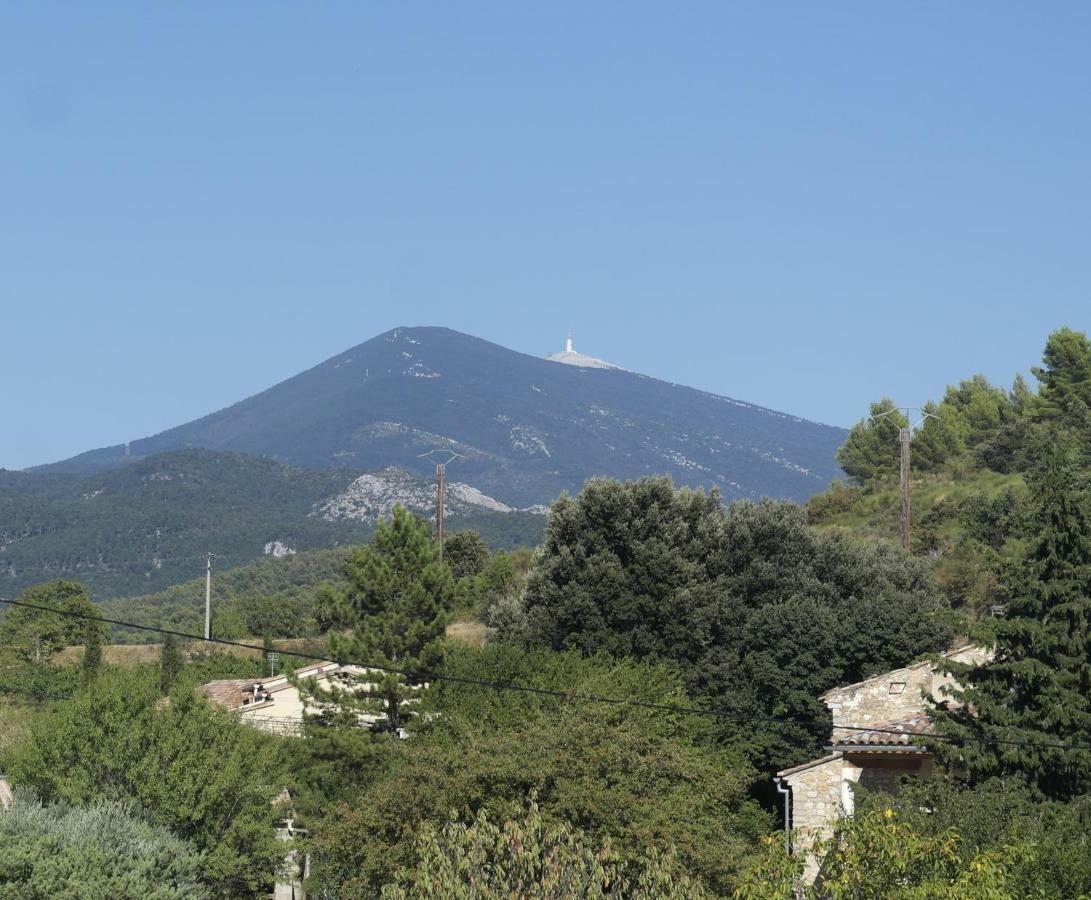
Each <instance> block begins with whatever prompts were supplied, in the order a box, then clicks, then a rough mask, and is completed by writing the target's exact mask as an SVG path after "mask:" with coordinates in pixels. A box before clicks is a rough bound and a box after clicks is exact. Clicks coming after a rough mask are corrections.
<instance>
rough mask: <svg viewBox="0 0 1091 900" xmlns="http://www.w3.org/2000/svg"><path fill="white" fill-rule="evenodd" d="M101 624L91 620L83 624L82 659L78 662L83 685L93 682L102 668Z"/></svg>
mask: <svg viewBox="0 0 1091 900" xmlns="http://www.w3.org/2000/svg"><path fill="white" fill-rule="evenodd" d="M102 624H103V623H101V622H96V621H94V620H93V619H87V620H85V622H84V626H83V658H82V659H81V660H80V677H81V679H82V681H83V683H84V684H90V683H91V682H92V681H94V680H95V678H96V676H97V675H98V671H99V669H100V668H101V666H102V637H103V627H102Z"/></svg>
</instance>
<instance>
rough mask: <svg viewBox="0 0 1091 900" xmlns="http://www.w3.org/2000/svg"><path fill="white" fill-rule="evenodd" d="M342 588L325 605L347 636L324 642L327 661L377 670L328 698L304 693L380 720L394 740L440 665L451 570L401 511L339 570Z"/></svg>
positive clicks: (421, 525)
mask: <svg viewBox="0 0 1091 900" xmlns="http://www.w3.org/2000/svg"><path fill="white" fill-rule="evenodd" d="M345 577H346V581H347V584H346V585H345V586H344V587H343V588H336V587H329V588H327V590H326V595H327V599H326V601H325V602H326V604H327V605H329V606H331V607H332V608H333V609H334V610H335V612H334V614H333V616H334V618H335V620H337V621H340V622H344V623H345V624H346V625H348V627H350V628H351V633H350V634H347V635H346V634H341V633H338V632H333V633H331V634H330V636H329V654H330V658H331V659H344V660H352V661H358V662H366V663H374V664H375V665H376V666H381V667H383V669H388V670H396V671H382V670H379V669H373V670H370V671H368V672H366V673H364V674H362V675H358V676H345V677H344V678H343V681H344V684H343V685H341V686H340V687H337V688H334V689H333V690H331V691H322V690H319V689H315V688H313V687H309V686H308V685H307V684H306V683H304V684H303V685H302V688H303V690H305V691H307V690H309V691H310V692H311V693H312V694H313V695H314V696H315V697H316V698H318V699H320V700H323V701H326V702H330V703H334V704H336V705H337V706H338V707H339V708H340V710H341V712H342V714H350V713H358V712H362V713H368V714H375V713H379V714H381V715H382V716H383V717H385V721H386V724H387V726H388V728H389V729H390V730H391V731H393V732H397V731H398V730H399V729H400V728H402V726H403V725H404V724H405V723H406V722H407V721H408V719H409V718H410V717H411V716H412V709H411V708H407V703H408V702H409V701H415V700H416V699H418V698H419V696H420V690H419V689H420V687H421V686H422V685H423V684H424V683H425V682H427V681H428V673H429V672H430V671H433V670H435V669H436V668H437V666H438V665H439V663H440V662H441V660H442V656H443V651H442V640H443V635H444V627H445V625H446V619H447V613H448V611H449V610H450V608H451V606H452V604H453V601H454V598H455V581H454V578H453V576H452V575H451V570H450V569H448V568H447V566H445V565H443V564H442V563H440V562H439V552H438V548H437V547H436V545H435V544H434V543H433V542H432V540H431V538H430V537H429V534H428V525H427V523H425V522H423V521H421V520H420V519H416V518H414V517H413V516H412V515H411V514H410V513H409V512H408V511H407V510H406V509H405V508H404V507H402V506H396V507H394V515H393V518H392V519H391V521H390V522H379V523H378V525H377V526H376V529H375V534H374V536H373V537H372V539H371V542H370V543H369V544H366V545H365V546H363V547H357V548H355V549H354V550H353V551H352V552H351V553H350V554H349V558H348V562H347V563H346V565H345Z"/></svg>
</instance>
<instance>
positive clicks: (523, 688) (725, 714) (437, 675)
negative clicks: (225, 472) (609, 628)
mask: <svg viewBox="0 0 1091 900" xmlns="http://www.w3.org/2000/svg"><path fill="white" fill-rule="evenodd" d="M0 603H6V604H8V605H10V606H21V607H24V608H26V609H36V610H39V611H41V612H47V613H52V614H54V615H58V616H68V617H69V618H75V619H84V620H90V621H93V622H103V623H105V624H107V625H117V626H120V627H123V628H133V629H136V630H138V631H150V632H154V633H155V634H163V635H173V636H174V637H179V638H185V639H186V640H189V641H195V642H203V643H209V644H222V645H224V646H227V647H237V648H239V649H242V650H253V651H255V652H256V653H258V654H261V653H263V652H264V650H265V648H264V647H262V646H260V645H258V644H247V643H244V642H242V641H231V640H228V639H226V638H209V639H208V640H207V641H205V639H204V638H202V637H201V635H199V634H190V633H188V632H185V631H176V630H174V629H171V628H160V627H157V626H154V625H137V624H136V623H135V622H124V621H121V620H119V619H108V618H106V617H105V616H93V615H90V614H89V613H81V612H77V611H75V610H59V609H54V608H53V607H51V606H42V605H40V604H37V603H27V602H26V601H23V600H7V599H5V598H3V597H0ZM277 652H278V653H279V654H280V655H281V656H294V657H296V658H298V659H305V660H308V661H310V662H331V660H330V659H329V658H328V657H326V656H317V655H315V654H313V653H303V652H301V651H299V650H286V649H279V650H278V651H277ZM332 662H336V663H337V665H339V666H356V667H358V668H361V669H370V670H372V671H376V672H384V673H386V674H388V675H401V676H403V677H406V678H411V679H414V680H419V681H450V682H453V683H455V684H467V685H472V686H474V687H482V688H488V689H490V690H498V691H513V692H515V693H523V694H532V695H536V696H543V697H553V698H554V699H557V700H564V701H566V702H571V701H579V702H582V703H602V704H605V705H607V706H630V707H634V708H637V709H651V710H657V711H659V712H672V713H682V714H685V715H696V716H714V717H716V718H722V719H729V720H733V721H742V722H767V723H772V724H777V725H799V726H803V727H816V726H818V727H822V728H825V727H827V726H826V724H825V723H824V722H819V721H818V720H816V719H784V718H779V717H777V716H766V715H760V714H759V715H751V714H745V715H744V714H742V713H738V712H734V711H733V710H729V709H721V708H716V707H695V706H680V705H677V704H673V703H653V702H652V701H649V700H635V699H633V698H631V697H606V696H602V695H600V694H588V693H582V692H580V691H560V690H555V689H552V688H540V687H534V686H533V685H529V684H516V683H514V682H502V681H487V680H485V679H482V678H471V677H469V676H466V675H450V674H446V673H443V672H431V671H427V670H415V671H414V670H411V669H399V668H395V667H393V666H385V665H380V664H378V663H369V662H360V661H356V660H347V659H338V660H332ZM832 727H833V728H834V730H837V731H848V732H853V733H859V734H892V735H897V736H898V737H904V738H913V737H921V738H925V739H927V740H936V741H946V742H950V743H956V744H957V743H963V742H965V741H971V742H976V743H982V744H994V745H1003V746H1011V747H1042V748H1045V749H1055V750H1091V744H1061V743H1044V742H1041V741H1020V740H1006V739H1004V738H986V737H980V736H976V735H966V736H962V737H956V736H953V735H937V734H929V735H914V734H908V733H907V732H905V731H901V730H899V729H897V728H879V727H872V726H867V725H833V726H832ZM861 749H867V745H864V746H863V747H862V748H861Z"/></svg>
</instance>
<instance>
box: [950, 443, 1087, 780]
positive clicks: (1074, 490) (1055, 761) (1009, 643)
mask: <svg viewBox="0 0 1091 900" xmlns="http://www.w3.org/2000/svg"><path fill="white" fill-rule="evenodd" d="M1030 478H1031V486H1032V490H1033V495H1034V498H1035V501H1034V509H1033V522H1034V526H1035V532H1036V534H1037V538H1036V540H1035V542H1034V546H1033V547H1032V549H1031V551H1030V553H1029V554H1028V555H1027V558H1026V560H1025V562H1024V565H1023V566H1021V567H1020V571H1019V577H1018V579H1017V581H1016V585H1015V587H1014V590H1013V596H1012V599H1011V601H1010V602H1009V603H1008V606H1007V610H1006V612H1005V614H1004V615H1003V616H1002V617H1000V618H998V619H997V620H996V622H995V623H993V624H992V627H991V629H990V631H991V634H990V637H991V643H992V645H993V646H994V648H995V656H994V658H993V659H992V660H991V661H989V662H988V663H986V664H985V665H982V666H978V667H970V666H966V665H950V666H949V669H950V671H951V672H952V674H954V675H955V676H956V678H957V679H958V682H959V684H960V685H961V689H959V690H956V691H954V698H955V699H957V701H958V702H959V704H960V706H959V707H958V708H955V709H945V708H941V709H939V710H937V713H936V715H937V724H938V730H939V732H940V734H942V735H944V736H946V737H948V738H954V739H955V740H954V742H953V743H948V742H943V743H940V744H938V745H937V747H936V750H937V752H938V754H939V756H940V758H941V759H943V760H945V761H946V762H947V763H948V764H949V765H951V766H952V767H955V768H957V769H958V770H959V771H961V772H963V773H964V775H965V776H966V777H967V778H968V779H969V780H970V781H971V783H973V782H979V781H982V780H985V779H988V778H992V777H1007V778H1017V779H1020V780H1023V781H1025V782H1026V783H1027V784H1028V785H1029V786H1030V787H1031V789H1032V790H1033V791H1034V793H1036V794H1039V795H1042V796H1044V797H1047V798H1050V799H1060V800H1067V799H1071V798H1072V797H1076V796H1080V795H1083V794H1087V793H1089V792H1091V745H1088V744H1087V743H1086V740H1087V737H1088V736H1089V735H1091V634H1089V633H1088V627H1089V625H1091V503H1089V499H1091V498H1089V496H1088V485H1087V481H1086V478H1081V477H1079V476H1078V475H1077V472H1076V470H1075V468H1074V466H1073V465H1072V463H1071V461H1070V460H1069V459H1067V458H1066V457H1065V456H1064V455H1063V454H1062V453H1061V452H1060V451H1057V450H1056V449H1050V450H1049V451H1046V453H1045V455H1044V458H1043V460H1042V462H1041V464H1040V465H1039V466H1038V467H1037V468H1036V469H1035V470H1034V471H1033V472H1032V473H1031V475H1030ZM996 741H1002V742H1004V743H1002V744H997V743H994V742H996ZM1066 744H1067V745H1069V747H1070V749H1065V747H1064V745H1066Z"/></svg>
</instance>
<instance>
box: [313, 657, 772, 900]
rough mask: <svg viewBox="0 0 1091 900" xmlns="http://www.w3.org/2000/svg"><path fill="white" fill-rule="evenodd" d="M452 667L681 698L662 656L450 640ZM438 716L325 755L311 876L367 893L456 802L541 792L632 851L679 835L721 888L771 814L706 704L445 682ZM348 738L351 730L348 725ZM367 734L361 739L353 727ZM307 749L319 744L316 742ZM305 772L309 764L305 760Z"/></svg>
mask: <svg viewBox="0 0 1091 900" xmlns="http://www.w3.org/2000/svg"><path fill="white" fill-rule="evenodd" d="M445 671H446V672H448V673H450V674H452V675H455V676H457V677H459V678H467V679H475V680H479V679H483V680H489V681H507V682H514V683H518V684H524V685H528V686H531V687H538V688H542V689H546V690H556V691H561V692H564V691H572V692H575V693H578V694H584V693H587V694H599V695H602V694H615V695H623V696H631V697H633V698H635V699H642V700H648V701H655V702H667V703H671V702H673V703H678V704H685V703H687V698H686V695H685V693H684V690H683V687H682V684H681V681H680V680H679V678H678V677H677V675H674V674H672V673H670V672H669V671H668V670H666V669H663V668H657V667H651V666H647V665H643V664H637V663H633V662H617V661H614V660H611V659H608V658H606V657H593V658H586V657H582V656H580V655H578V654H575V653H553V652H550V651H545V650H541V651H534V652H531V653H527V652H526V651H524V650H521V649H519V648H515V647H509V646H488V647H486V648H484V649H481V650H477V649H472V648H463V649H458V650H456V649H454V648H452V649H451V650H450V651H449V655H448V658H447V661H446V664H445ZM429 709H430V711H433V712H435V713H438V715H435V716H431V717H429V718H428V721H427V723H426V724H425V725H423V726H422V727H419V728H418V730H416V731H415V732H414V733H413V736H412V737H411V739H409V740H406V741H397V740H395V739H389V738H388V739H387V740H386V741H384V742H382V743H381V745H380V748H379V749H380V751H381V752H380V753H378V754H377V753H376V748H375V745H374V744H366V745H363V744H358V745H357V747H356V748H355V750H352V749H349V748H347V747H345V746H344V745H342V747H341V748H340V749H341V754H342V757H343V758H344V759H346V760H350V759H354V758H355V759H356V760H358V762H357V764H355V765H348V766H346V767H345V768H342V769H340V770H339V774H338V773H331V771H330V767H329V766H328V764H327V765H326V766H323V767H320V768H319V769H318V771H319V772H321V773H322V775H321V777H322V779H323V788H324V790H325V792H326V793H327V794H330V793H332V794H334V795H335V796H339V797H344V798H345V802H344V803H339V804H334V805H332V806H327V807H325V808H324V809H322V810H321V811H320V812H321V813H322V819H323V820H322V823H321V826H316V828H315V838H314V843H313V845H312V850H313V853H314V856H313V865H314V877H315V882H316V884H317V885H318V886H320V887H322V888H323V889H324V890H328V891H333V890H335V889H336V890H337V891H339V892H340V893H339V894H338V896H370V895H373V894H374V893H376V892H377V891H378V888H379V887H380V886H381V885H382V884H384V883H386V882H389V881H390V880H391V879H392V878H394V877H395V874H396V872H397V871H398V870H399V869H401V868H414V867H415V866H416V865H417V862H418V848H417V846H416V845H415V843H414V835H415V833H416V832H417V830H418V829H419V828H420V827H422V825H423V823H426V822H429V821H433V822H435V821H440V822H442V821H446V820H447V819H448V818H449V817H450V816H451V813H452V812H454V814H455V816H456V817H457V818H458V820H459V821H462V822H465V823H469V822H471V821H472V820H473V819H474V817H475V816H476V815H477V814H478V812H480V811H481V810H485V811H486V812H487V813H488V815H489V817H490V819H491V820H493V821H499V820H503V819H504V818H506V817H507V816H508V815H510V813H511V810H512V805H513V804H519V803H522V802H523V801H524V800H525V798H526V797H527V796H528V795H529V794H530V792H531V791H536V792H537V802H538V803H539V806H540V809H541V813H542V816H543V817H544V819H545V820H546V821H547V822H548V823H551V824H553V823H557V824H559V823H565V822H567V823H569V824H571V825H572V826H575V827H577V828H579V829H580V830H581V831H583V832H584V833H585V834H587V835H588V836H589V839H590V840H593V841H595V842H603V841H605V840H607V839H609V840H610V841H611V842H612V844H613V846H614V848H615V850H616V851H617V852H618V853H619V854H620V855H621V856H622V858H624V859H630V858H636V857H638V856H640V855H641V854H643V853H645V852H647V851H649V850H651V849H652V848H659V849H661V850H664V851H667V850H669V849H670V848H672V847H673V848H674V849H675V850H676V851H677V852H678V854H679V856H680V858H681V859H682V860H683V862H684V865H685V867H686V871H688V872H689V873H690V874H691V875H693V876H695V877H699V878H700V879H701V880H702V881H703V882H704V883H705V884H706V885H709V886H710V887H712V888H715V889H719V890H725V889H726V888H727V887H728V886H729V885H730V883H731V879H732V878H733V875H734V873H735V872H736V871H737V870H738V869H739V867H740V866H741V865H742V862H743V861H744V859H745V858H746V856H747V854H748V852H749V848H750V846H751V845H752V843H753V842H754V841H755V840H756V838H757V836H758V835H759V834H761V833H763V832H764V831H765V830H766V829H767V828H768V827H769V826H770V824H771V822H770V819H769V818H768V817H767V816H766V814H764V813H763V812H762V811H761V810H760V809H759V808H758V807H757V806H756V804H754V803H753V801H749V800H747V799H746V792H747V788H748V787H749V785H750V782H751V779H752V773H751V770H750V769H749V767H748V766H747V765H746V764H745V763H744V762H743V761H742V760H740V759H739V758H738V757H737V756H736V755H734V754H732V753H729V752H727V751H725V750H722V749H716V748H715V747H714V746H712V744H711V742H710V741H709V740H708V737H709V733H710V732H709V726H708V723H707V721H706V720H704V719H703V718H701V717H692V716H686V715H682V714H678V713H670V712H662V711H655V710H648V709H639V708H630V707H618V706H610V705H599V704H593V703H585V702H579V701H574V702H567V701H565V700H564V698H563V697H553V696H543V695H541V694H534V693H520V692H503V693H498V692H496V691H495V690H490V689H488V688H482V687H477V686H475V685H473V684H466V683H459V682H441V686H440V687H439V688H438V689H437V690H436V691H435V693H434V694H433V695H432V696H431V698H430V700H429ZM342 740H343V741H345V742H347V741H348V740H349V739H348V738H347V737H346V736H344V735H342ZM359 740H360V741H361V742H362V741H363V738H360V739H359ZM305 744H306V746H305V748H304V749H305V751H306V752H308V753H310V752H311V750H312V748H314V749H315V750H316V751H319V752H323V744H322V743H321V742H319V741H315V742H311V741H308V742H305ZM304 768H305V770H306V771H307V772H311V771H315V770H314V769H313V768H312V767H311V766H310V765H307V766H305V767H304Z"/></svg>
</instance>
